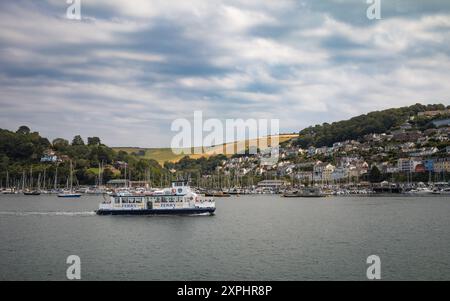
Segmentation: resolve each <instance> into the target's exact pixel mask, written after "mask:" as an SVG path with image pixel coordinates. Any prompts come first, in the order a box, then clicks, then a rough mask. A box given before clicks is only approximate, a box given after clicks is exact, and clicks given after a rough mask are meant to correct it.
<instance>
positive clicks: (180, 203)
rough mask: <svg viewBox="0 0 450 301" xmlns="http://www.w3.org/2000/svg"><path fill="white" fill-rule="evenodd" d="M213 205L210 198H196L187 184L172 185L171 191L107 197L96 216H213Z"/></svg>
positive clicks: (214, 206)
mask: <svg viewBox="0 0 450 301" xmlns="http://www.w3.org/2000/svg"><path fill="white" fill-rule="evenodd" d="M215 210H216V204H215V202H214V199H213V198H207V197H204V196H201V195H198V194H197V193H195V192H194V191H192V190H191V188H190V187H189V185H188V183H187V181H174V182H172V187H171V188H165V189H163V190H156V191H154V192H152V193H151V194H142V193H139V194H130V193H128V192H119V193H113V194H111V195H109V198H106V199H105V201H104V202H102V203H101V204H100V205H99V209H98V210H97V211H96V213H97V214H98V215H168V214H173V215H182V214H188V215H189V214H203V213H205V214H210V215H213V214H214V211H215Z"/></svg>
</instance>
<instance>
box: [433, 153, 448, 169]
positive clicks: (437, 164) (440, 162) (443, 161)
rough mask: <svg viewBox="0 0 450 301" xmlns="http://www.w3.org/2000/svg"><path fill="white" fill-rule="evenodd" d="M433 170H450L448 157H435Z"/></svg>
mask: <svg viewBox="0 0 450 301" xmlns="http://www.w3.org/2000/svg"><path fill="white" fill-rule="evenodd" d="M434 172H438V173H439V172H450V157H447V158H437V159H435V160H434Z"/></svg>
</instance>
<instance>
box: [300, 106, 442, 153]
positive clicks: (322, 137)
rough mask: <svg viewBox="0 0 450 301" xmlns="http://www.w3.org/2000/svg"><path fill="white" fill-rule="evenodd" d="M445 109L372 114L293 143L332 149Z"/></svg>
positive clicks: (312, 130) (311, 130)
mask: <svg viewBox="0 0 450 301" xmlns="http://www.w3.org/2000/svg"><path fill="white" fill-rule="evenodd" d="M445 108H446V107H445V106H444V105H442V104H438V105H422V104H415V105H412V106H409V107H401V108H393V109H387V110H383V111H374V112H370V113H368V114H363V115H359V116H356V117H353V118H351V119H349V120H343V121H338V122H333V123H331V124H329V123H323V124H322V125H316V126H311V127H308V128H306V129H304V130H302V131H300V133H299V139H297V141H295V144H296V145H299V146H301V147H308V146H315V147H321V146H331V145H332V144H333V143H335V142H339V141H345V140H351V139H354V140H357V139H359V138H360V137H362V136H364V135H367V134H370V133H384V132H387V131H389V130H391V129H393V128H395V127H398V126H400V125H401V124H403V123H405V122H406V121H407V120H408V119H409V118H410V117H412V116H415V115H417V113H419V112H425V111H433V110H444V109H445Z"/></svg>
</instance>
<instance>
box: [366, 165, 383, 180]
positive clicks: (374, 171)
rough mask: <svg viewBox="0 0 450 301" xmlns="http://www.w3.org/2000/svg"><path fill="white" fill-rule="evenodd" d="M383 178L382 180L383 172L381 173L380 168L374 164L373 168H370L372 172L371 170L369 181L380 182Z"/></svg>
mask: <svg viewBox="0 0 450 301" xmlns="http://www.w3.org/2000/svg"><path fill="white" fill-rule="evenodd" d="M381 180H382V174H381V172H380V170H379V169H378V167H376V166H375V165H374V166H372V168H371V169H370V172H369V181H370V182H372V183H378V182H381Z"/></svg>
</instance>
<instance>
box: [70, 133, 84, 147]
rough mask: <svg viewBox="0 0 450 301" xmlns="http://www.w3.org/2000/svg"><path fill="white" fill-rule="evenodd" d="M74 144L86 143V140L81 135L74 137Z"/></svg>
mask: <svg viewBox="0 0 450 301" xmlns="http://www.w3.org/2000/svg"><path fill="white" fill-rule="evenodd" d="M72 145H84V140H83V138H81V136H80V135H76V136H75V137H73V140H72Z"/></svg>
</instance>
